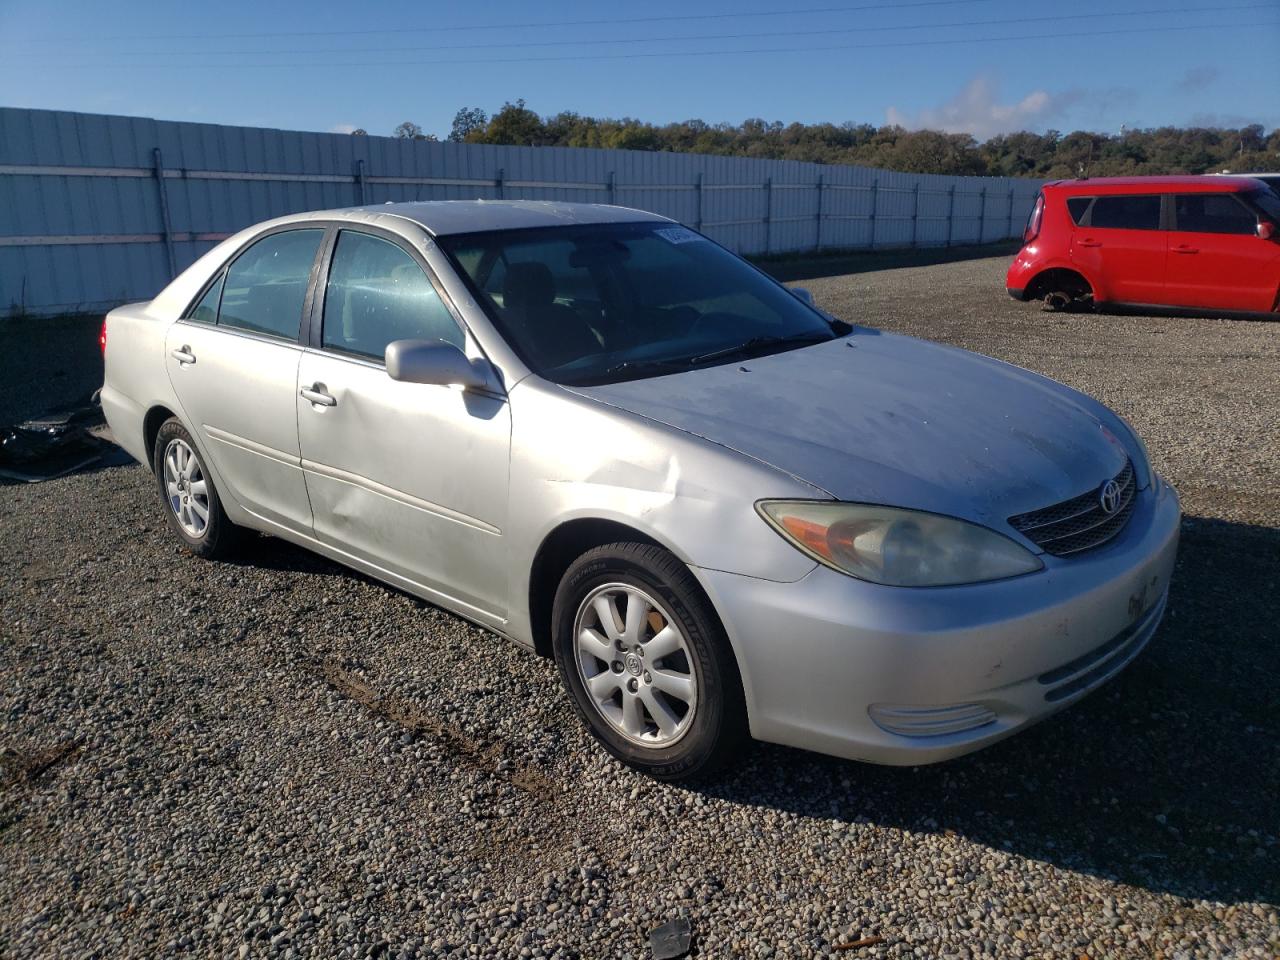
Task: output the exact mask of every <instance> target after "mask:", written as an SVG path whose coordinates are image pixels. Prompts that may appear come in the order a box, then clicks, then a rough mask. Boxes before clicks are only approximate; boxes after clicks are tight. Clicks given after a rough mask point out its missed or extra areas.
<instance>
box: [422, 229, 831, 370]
mask: <svg viewBox="0 0 1280 960" xmlns="http://www.w3.org/2000/svg"><path fill="white" fill-rule="evenodd" d="M440 243H441V245H442V246H443V248H444V249H445V251H446V252H447V253H448V254H449V256H450V257H451V258H452V260H453V262H454V264H455V266H456V267H457V268H458V270H459V272H460V274H461V275H462V276H464V277H465V278H466V280H467V282H468V284H469V285H470V286H471V288H472V293H473V294H475V295H476V297H477V299H478V300H479V302H480V303H481V304H482V305H483V306H484V308H485V310H486V312H487V313H488V314H489V316H490V317H491V318H492V319H493V322H494V323H495V324H496V325H497V327H498V329H499V330H500V331H501V333H502V335H503V336H504V337H505V338H506V339H507V341H508V342H509V343H510V344H511V346H512V347H513V348H514V349H515V350H516V352H517V353H518V354H519V355H520V356H521V358H523V359H524V361H525V362H526V363H527V364H528V365H529V367H530V368H531V369H532V370H533V371H534V372H536V373H538V374H539V375H541V376H544V377H546V378H547V379H549V380H552V381H554V382H556V383H562V384H574V385H587V384H596V383H608V382H613V381H617V380H630V379H636V378H639V377H649V376H657V375H660V374H663V373H672V372H675V371H679V370H688V369H693V368H695V367H699V366H709V365H712V364H717V363H728V362H731V361H733V360H737V359H742V358H745V357H751V356H758V355H760V354H764V353H775V352H778V351H781V350H789V349H795V348H797V347H801V346H804V345H807V344H812V343H817V342H820V341H824V340H830V339H832V338H833V337H835V336H836V335H837V334H839V333H843V332H846V331H845V325H844V324H841V323H839V322H838V321H831V320H828V319H827V318H826V317H825V316H824V315H823V314H821V313H819V312H818V311H817V310H815V309H814V308H813V307H810V306H809V305H807V304H805V303H803V302H802V301H801V300H799V299H798V298H797V297H795V296H794V295H792V294H791V293H790V292H788V291H787V290H786V288H784V287H782V286H780V285H779V284H777V283H775V282H774V281H773V280H771V279H769V278H768V277H767V276H765V275H764V274H762V273H761V272H760V271H758V270H756V269H755V268H754V267H752V266H751V265H750V264H748V263H746V262H744V261H742V260H740V259H739V258H738V257H736V256H734V255H733V254H731V253H729V252H728V251H727V250H725V249H724V248H722V247H720V246H718V245H716V244H715V243H712V242H711V241H710V240H707V239H706V238H705V237H703V236H702V235H701V234H698V233H695V232H694V231H692V230H689V229H687V228H686V227H682V226H679V225H677V224H674V223H672V224H668V223H634V224H604V225H589V226H568V227H552V228H546V229H523V230H502V231H494V232H490V233H477V234H465V235H459V236H451V237H442V238H440Z"/></svg>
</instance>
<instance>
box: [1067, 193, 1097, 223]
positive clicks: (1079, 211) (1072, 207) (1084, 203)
mask: <svg viewBox="0 0 1280 960" xmlns="http://www.w3.org/2000/svg"><path fill="white" fill-rule="evenodd" d="M1091 203H1093V197H1068V198H1067V213H1069V214H1071V222H1072V223H1074V224H1076V225H1077V226H1078V225H1079V224H1080V221H1081V220H1083V219H1084V212H1085V211H1086V210H1088V209H1089V204H1091Z"/></svg>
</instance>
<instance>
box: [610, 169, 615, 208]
mask: <svg viewBox="0 0 1280 960" xmlns="http://www.w3.org/2000/svg"><path fill="white" fill-rule="evenodd" d="M615 189H616V186H615V184H614V179H613V171H612V170H610V171H609V206H613V201H614V190H615Z"/></svg>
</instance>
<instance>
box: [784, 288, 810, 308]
mask: <svg viewBox="0 0 1280 960" xmlns="http://www.w3.org/2000/svg"><path fill="white" fill-rule="evenodd" d="M787 289H789V290H790V291H791V295H792V296H793V297H795V298H796V299H797V300H803V301H804V302H805V303H807V304H808V305H809V306H811V307H812V306H813V294H812V293H810V292H809V291H808V290H806V289H805V288H804V287H788V288H787Z"/></svg>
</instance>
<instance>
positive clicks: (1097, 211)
mask: <svg viewBox="0 0 1280 960" xmlns="http://www.w3.org/2000/svg"><path fill="white" fill-rule="evenodd" d="M1089 225H1090V226H1093V227H1103V228H1108V227H1110V228H1112V229H1116V230H1159V229H1160V197H1159V195H1158V194H1151V195H1148V196H1138V197H1098V198H1097V199H1096V200H1094V201H1093V208H1092V209H1091V210H1090V211H1089Z"/></svg>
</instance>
